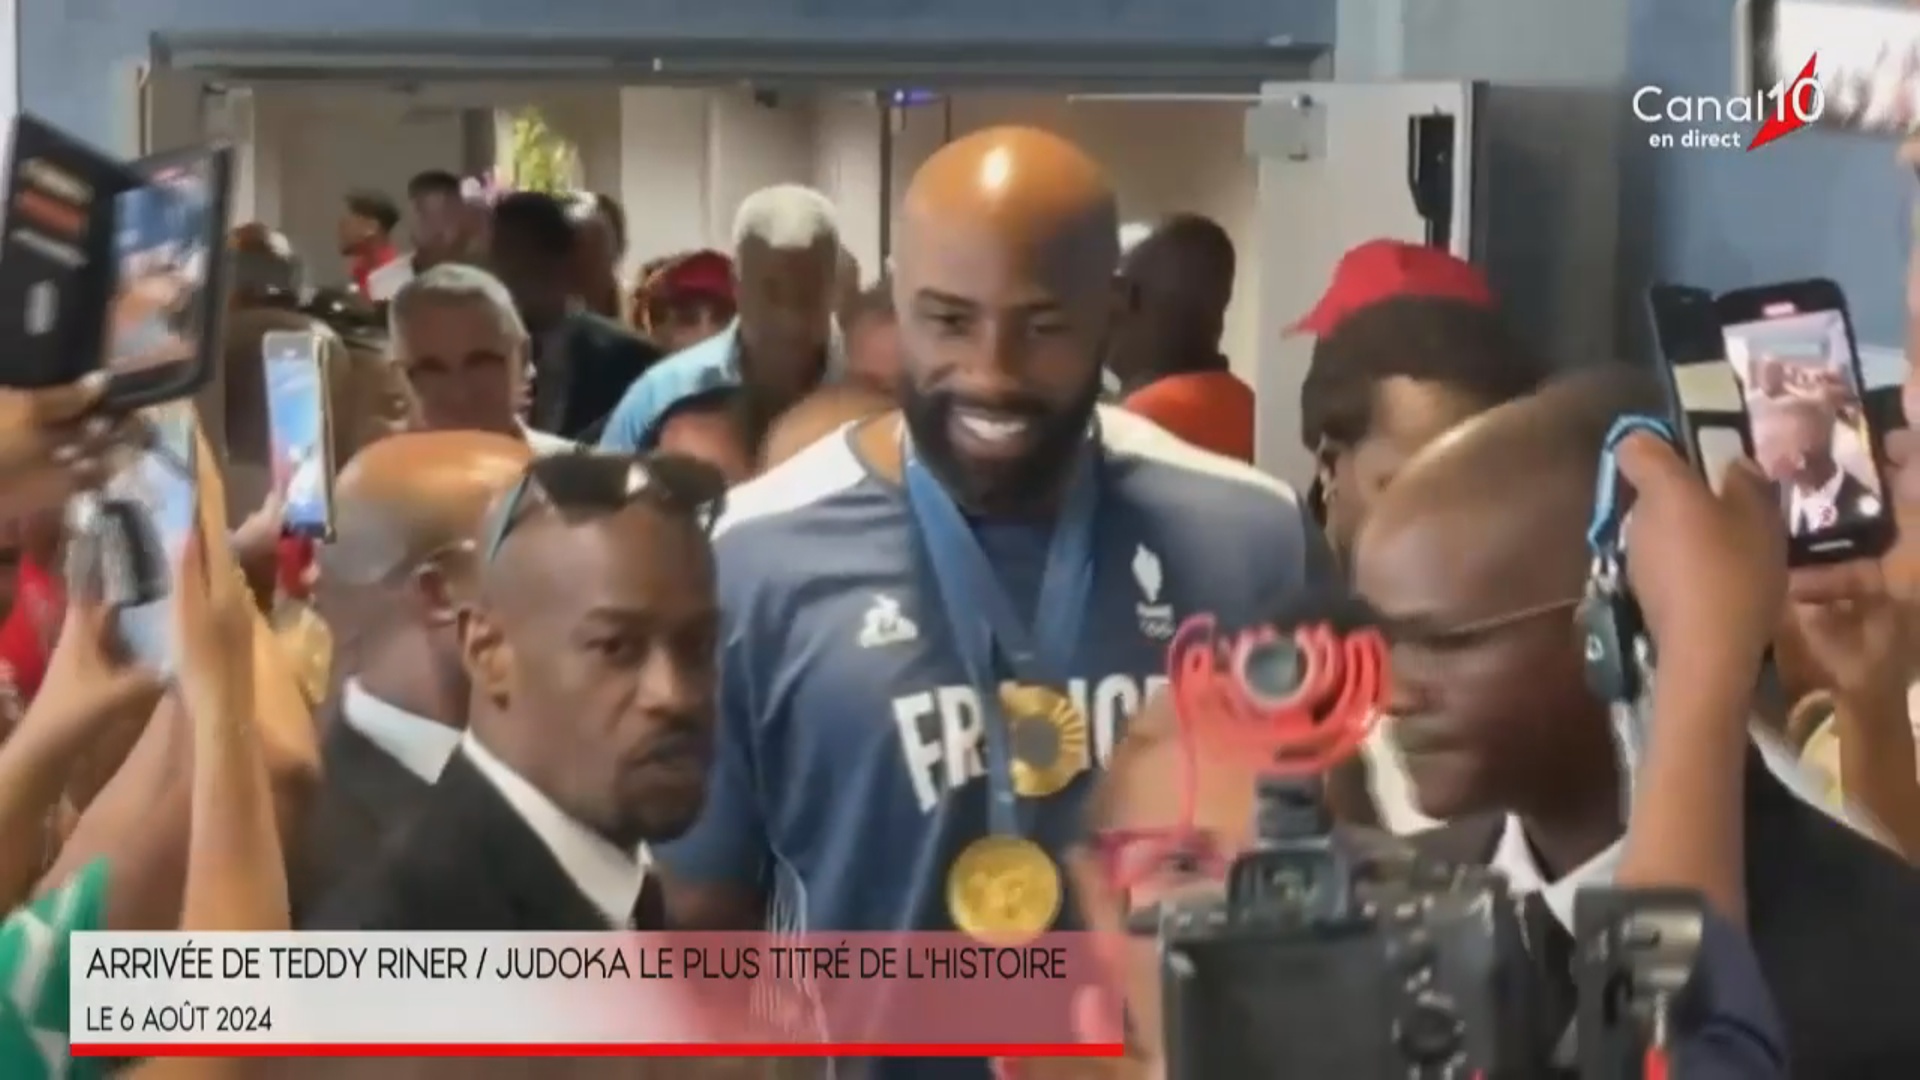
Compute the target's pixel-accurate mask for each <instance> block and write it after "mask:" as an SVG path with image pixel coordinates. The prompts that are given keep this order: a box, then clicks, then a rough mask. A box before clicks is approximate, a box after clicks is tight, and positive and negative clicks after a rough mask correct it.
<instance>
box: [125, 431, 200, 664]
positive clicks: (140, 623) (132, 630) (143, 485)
mask: <svg viewBox="0 0 1920 1080" xmlns="http://www.w3.org/2000/svg"><path fill="white" fill-rule="evenodd" d="M145 415H146V419H147V421H148V423H149V424H150V425H151V427H152V429H153V441H152V443H151V445H150V447H149V448H148V450H147V451H146V452H145V453H143V454H141V455H140V456H139V457H138V458H135V459H134V460H133V461H132V462H130V463H129V464H128V465H127V466H126V467H125V468H123V469H122V470H120V472H118V473H116V474H115V475H114V476H112V477H111V478H109V479H108V481H107V483H106V486H105V488H104V489H103V490H102V495H103V497H104V498H105V499H106V500H107V501H108V502H109V504H120V505H125V506H127V507H129V508H132V509H134V510H135V511H136V512H138V513H139V514H140V518H141V525H142V527H143V528H144V529H145V530H146V531H147V539H146V541H145V542H146V543H147V544H149V545H150V549H151V555H141V556H140V557H142V558H146V559H148V561H149V562H151V563H155V564H157V565H159V566H160V567H161V573H162V574H163V575H165V580H163V581H162V582H161V587H160V588H159V589H158V590H156V591H157V593H158V595H155V596H153V598H152V599H142V600H140V601H139V602H135V603H126V604H121V605H118V606H117V607H116V609H115V623H116V628H117V630H118V632H119V637H120V643H121V644H122V645H123V646H124V647H125V648H126V650H127V652H128V654H129V658H130V659H132V660H133V661H134V662H136V663H138V664H141V665H143V666H145V667H147V668H149V669H151V670H153V671H156V672H159V673H161V674H163V675H172V674H174V673H175V672H176V671H177V669H178V665H179V650H178V648H177V646H176V642H175V637H174V627H175V625H176V620H175V615H174V606H173V593H172V588H171V573H172V568H173V567H175V566H178V565H179V564H180V556H181V553H182V552H184V551H185V550H186V546H187V538H188V537H189V536H191V535H192V533H193V527H194V518H195V515H196V513H197V512H198V508H199V491H198V487H199V484H198V481H197V474H196V472H195V467H196V466H195V458H196V456H197V454H198V450H197V447H196V440H195V437H194V425H195V420H194V414H193V408H192V406H190V405H188V404H187V403H186V402H173V403H170V404H167V405H163V406H159V407H156V408H153V409H149V410H147V411H146V414H145ZM114 540H115V534H114V533H113V532H107V533H105V534H104V535H103V537H102V542H103V544H111V543H113V542H114ZM121 557H125V556H124V553H123V554H122V556H121ZM102 558H103V560H105V561H106V562H107V563H108V565H109V568H111V566H112V560H113V559H114V558H115V553H114V552H113V551H112V550H111V549H110V548H108V549H106V550H103V551H102ZM108 576H109V578H111V577H112V576H113V575H112V573H111V569H109V574H108Z"/></svg>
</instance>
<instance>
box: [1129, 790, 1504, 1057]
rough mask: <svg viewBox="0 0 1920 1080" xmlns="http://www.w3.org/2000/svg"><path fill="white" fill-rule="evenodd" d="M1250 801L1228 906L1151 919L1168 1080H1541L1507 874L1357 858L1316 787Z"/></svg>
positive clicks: (1185, 907) (1183, 909)
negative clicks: (1248, 837)
mask: <svg viewBox="0 0 1920 1080" xmlns="http://www.w3.org/2000/svg"><path fill="white" fill-rule="evenodd" d="M1258 798H1259V810H1258V814H1259V820H1258V826H1257V827H1258V841H1257V844H1256V846H1255V848H1254V850H1252V851H1250V852H1248V853H1246V854H1244V855H1242V856H1241V857H1240V858H1239V859H1238V860H1237V861H1235V863H1234V864H1233V867H1232V870H1231V871H1230V872H1229V875H1228V879H1227V894H1226V897H1225V899H1224V900H1223V901H1211V902H1209V901H1200V902H1190V903H1182V904H1170V905H1166V906H1164V907H1163V908H1162V910H1161V911H1160V913H1159V928H1158V933H1159V937H1160V943H1161V985H1162V987H1163V1006H1162V1007H1163V1008H1164V1010H1165V1016H1166V1040H1167V1042H1166V1046H1167V1075H1168V1077H1169V1080H1216V1078H1222V1077H1247V1078H1249V1080H1263V1078H1267V1077H1274V1078H1279V1077H1336V1076H1337V1077H1352V1078H1354V1080H1371V1078H1374V1077H1379V1078H1383V1080H1384V1078H1386V1077H1394V1078H1404V1077H1426V1076H1432V1077H1451V1076H1459V1077H1469V1076H1483V1077H1487V1078H1490V1080H1503V1078H1506V1077H1516V1078H1519V1077H1531V1076H1535V1075H1537V1070H1536V1069H1535V1068H1534V1064H1535V1062H1534V1060H1533V1052H1532V1047H1533V1045H1534V1043H1533V1032H1534V1031H1535V1026H1534V1021H1533V1020H1532V1018H1531V1017H1530V1015H1529V1013H1530V1012H1531V1008H1530V1006H1531V1003H1532V1001H1533V1000H1534V998H1535V996H1536V995H1533V994H1531V993H1529V992H1528V988H1527V983H1526V979H1527V970H1526V964H1527V961H1526V952H1525V946H1524V944H1523V942H1522V940H1521V937H1520V930H1519V923H1518V921H1517V919H1516V918H1515V917H1514V907H1513V904H1512V902H1511V901H1510V899H1509V897H1508V894H1507V889H1506V884H1505V882H1504V881H1502V880H1501V879H1500V878H1499V876H1498V875H1496V874H1493V873H1491V872H1488V871H1486V870H1484V869H1480V868H1475V867H1458V866H1448V865H1444V864H1440V863H1434V862H1430V861H1423V860H1421V859H1419V858H1416V857H1412V856H1410V855H1408V854H1407V853H1405V852H1400V853H1397V854H1380V855H1374V854H1368V853H1366V852H1363V851H1362V850H1361V845H1360V844H1358V843H1354V842H1349V841H1348V840H1346V839H1344V838H1342V837H1337V836H1335V835H1334V834H1333V832H1332V830H1331V821H1330V820H1329V818H1328V815H1327V812H1326V810H1325V807H1324V804H1323V803H1322V802H1321V799H1320V796H1319V791H1318V785H1317V784H1316V783H1315V782H1313V781H1310V780H1307V781H1302V780H1293V779H1285V778H1278V777H1276V778H1270V779H1268V780H1265V781H1263V782H1262V784H1261V788H1260V791H1259V796H1258Z"/></svg>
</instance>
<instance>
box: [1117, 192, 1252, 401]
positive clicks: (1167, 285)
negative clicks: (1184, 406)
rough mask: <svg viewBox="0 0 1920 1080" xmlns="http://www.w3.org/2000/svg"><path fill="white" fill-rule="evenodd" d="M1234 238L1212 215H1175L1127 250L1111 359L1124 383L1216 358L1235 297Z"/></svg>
mask: <svg viewBox="0 0 1920 1080" xmlns="http://www.w3.org/2000/svg"><path fill="white" fill-rule="evenodd" d="M1233 274H1234V251H1233V239H1232V238H1231V237H1230V236H1228V235H1227V230H1225V229H1223V228H1221V227H1220V224H1219V223H1218V222H1216V221H1214V220H1213V219H1212V218H1208V217H1203V216H1201V215H1199V214H1178V215H1175V216H1173V217H1171V218H1168V219H1167V220H1166V221H1164V222H1161V223H1160V224H1159V225H1158V226H1156V227H1155V228H1154V230H1153V232H1151V233H1149V234H1148V235H1147V237H1146V239H1144V240H1142V241H1140V243H1138V244H1136V245H1135V246H1134V247H1133V248H1132V250H1130V251H1128V252H1127V255H1126V258H1125V260H1124V261H1123V262H1122V264H1121V267H1120V277H1121V280H1122V281H1123V282H1124V283H1125V285H1126V287H1127V291H1128V297H1127V300H1128V316H1129V317H1128V319H1127V324H1126V332H1125V333H1124V334H1121V335H1119V336H1117V337H1116V338H1115V339H1114V342H1113V351H1112V353H1111V354H1110V356H1109V359H1108V366H1109V367H1111V368H1113V369H1114V373H1115V374H1117V375H1119V376H1120V377H1121V379H1122V380H1124V381H1125V382H1126V383H1127V384H1128V385H1141V384H1144V383H1146V382H1150V381H1152V380H1153V379H1154V378H1156V377H1158V376H1160V375H1167V374H1173V373H1175V372H1178V371H1182V370H1189V369H1191V368H1193V367H1194V366H1196V365H1200V364H1206V363H1210V362H1213V361H1214V360H1216V358H1217V357H1218V355H1219V349H1220V337H1221V335H1222V334H1223V333H1225V331H1226V318H1227V305H1228V304H1230V303H1232V301H1233Z"/></svg>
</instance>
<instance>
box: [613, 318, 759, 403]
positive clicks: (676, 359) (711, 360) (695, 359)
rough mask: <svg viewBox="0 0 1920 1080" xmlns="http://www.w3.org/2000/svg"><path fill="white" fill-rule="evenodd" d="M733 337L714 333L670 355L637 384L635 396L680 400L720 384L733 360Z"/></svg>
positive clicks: (637, 381)
mask: <svg viewBox="0 0 1920 1080" xmlns="http://www.w3.org/2000/svg"><path fill="white" fill-rule="evenodd" d="M733 340H734V339H733V335H732V334H731V333H720V334H715V335H714V336H713V337H710V338H708V339H707V340H705V341H701V342H696V343H695V344H692V345H689V346H687V347H686V348H684V349H681V350H680V351H679V352H676V353H672V354H669V355H668V356H667V357H666V358H664V359H662V360H661V361H660V362H659V363H657V364H654V365H653V366H652V367H650V368H648V369H647V373H646V374H645V375H642V376H640V378H639V379H637V380H635V381H634V384H633V387H634V390H635V392H636V393H643V394H648V395H656V396H658V397H662V398H669V397H672V398H677V397H679V396H681V395H683V394H689V393H694V392H697V391H699V390H702V389H707V388H709V387H710V386H711V385H717V383H718V382H719V380H720V379H721V378H723V377H724V375H725V372H726V371H727V368H728V366H729V362H730V361H731V360H732V358H733Z"/></svg>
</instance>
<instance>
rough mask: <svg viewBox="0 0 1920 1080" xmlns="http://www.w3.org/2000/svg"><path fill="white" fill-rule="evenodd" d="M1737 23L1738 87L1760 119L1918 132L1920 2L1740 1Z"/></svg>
mask: <svg viewBox="0 0 1920 1080" xmlns="http://www.w3.org/2000/svg"><path fill="white" fill-rule="evenodd" d="M1735 25H1736V27H1737V31H1736V32H1737V35H1738V37H1739V45H1738V47H1737V50H1736V61H1737V62H1738V63H1739V64H1740V65H1741V67H1742V68H1744V70H1743V71H1742V72H1741V73H1740V74H1741V77H1740V79H1739V84H1740V87H1741V91H1742V93H1743V94H1745V95H1746V96H1748V97H1749V98H1751V99H1753V100H1754V102H1755V105H1754V109H1755V112H1756V113H1758V114H1760V116H1761V118H1762V119H1773V118H1774V117H1776V116H1778V117H1781V118H1784V119H1790V120H1804V121H1806V122H1808V123H1817V124H1824V125H1827V126H1830V127H1836V128H1842V129H1845V130H1849V131H1866V132H1873V133H1877V134H1882V135H1893V136H1900V137H1905V136H1908V135H1913V134H1920V7H1916V6H1914V5H1913V4H1912V3H1911V0H1740V10H1739V14H1738V17H1737V21H1736V24H1735ZM1808 65H1812V66H1813V69H1814V70H1813V73H1812V76H1811V77H1810V78H1802V76H1803V75H1804V74H1805V73H1806V70H1807V67H1808ZM1756 126H1758V125H1757V123H1756Z"/></svg>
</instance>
